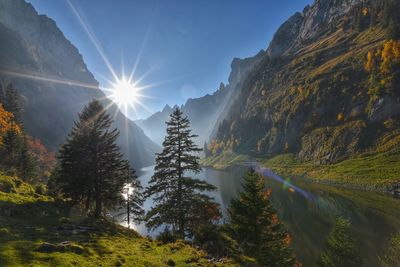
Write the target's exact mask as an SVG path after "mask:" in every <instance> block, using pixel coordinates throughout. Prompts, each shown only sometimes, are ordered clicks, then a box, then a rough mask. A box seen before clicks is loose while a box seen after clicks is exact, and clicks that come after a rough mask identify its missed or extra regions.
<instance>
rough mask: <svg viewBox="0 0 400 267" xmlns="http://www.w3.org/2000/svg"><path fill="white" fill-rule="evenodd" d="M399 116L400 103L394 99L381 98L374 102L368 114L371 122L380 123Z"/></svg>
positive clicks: (389, 97) (388, 97)
mask: <svg viewBox="0 0 400 267" xmlns="http://www.w3.org/2000/svg"><path fill="white" fill-rule="evenodd" d="M398 114H400V103H399V102H398V101H396V99H395V98H394V97H391V96H387V95H386V96H383V97H381V98H379V99H378V101H376V103H375V104H374V105H373V106H372V108H371V111H370V112H369V114H368V118H369V120H370V121H371V122H381V121H383V120H386V119H388V118H390V117H392V116H395V115H398Z"/></svg>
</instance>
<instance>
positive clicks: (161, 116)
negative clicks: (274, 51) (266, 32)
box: [135, 51, 265, 146]
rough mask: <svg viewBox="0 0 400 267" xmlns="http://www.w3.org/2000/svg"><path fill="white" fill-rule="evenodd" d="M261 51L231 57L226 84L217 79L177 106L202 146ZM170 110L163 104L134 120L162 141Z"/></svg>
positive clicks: (234, 96)
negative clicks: (204, 91)
mask: <svg viewBox="0 0 400 267" xmlns="http://www.w3.org/2000/svg"><path fill="white" fill-rule="evenodd" d="M264 53H265V51H260V52H259V53H258V54H257V55H256V56H254V57H250V58H245V59H239V58H234V59H233V61H232V64H231V73H230V75H229V79H228V84H227V85H224V84H223V83H221V84H220V86H219V88H218V90H216V91H215V92H214V93H213V94H211V95H210V94H207V95H205V96H203V97H199V98H193V99H192V98H190V99H188V100H187V101H186V103H185V104H184V105H182V106H181V107H180V108H181V109H182V111H183V113H184V114H185V115H186V116H188V118H189V120H190V123H191V129H192V130H193V133H195V134H197V135H199V137H197V138H196V139H195V141H196V143H197V144H198V145H199V146H203V144H204V142H208V141H209V139H210V137H211V136H213V135H214V134H215V126H216V125H218V124H219V122H220V121H222V120H223V119H224V118H225V115H226V114H227V110H229V108H230V106H231V105H232V104H233V103H234V99H235V98H236V96H237V93H238V92H240V90H241V87H242V86H243V80H244V77H246V74H247V73H248V72H249V71H251V70H252V68H253V67H254V65H255V64H256V63H258V62H260V60H261V58H262V56H263V54H264ZM175 107H177V106H175ZM172 110H173V108H171V107H170V106H168V105H166V106H165V107H164V109H163V110H162V111H159V112H156V113H154V114H153V115H151V116H150V117H148V118H147V119H144V120H137V121H135V122H136V123H137V124H138V125H139V126H140V127H141V128H142V129H143V130H144V132H145V133H146V135H147V136H149V137H150V138H151V139H152V140H153V141H154V142H156V143H157V144H162V142H163V140H164V137H165V129H166V125H165V122H166V121H167V120H168V117H169V115H170V114H171V112H172Z"/></svg>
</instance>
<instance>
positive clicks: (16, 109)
mask: <svg viewBox="0 0 400 267" xmlns="http://www.w3.org/2000/svg"><path fill="white" fill-rule="evenodd" d="M4 100H5V101H4V109H5V110H7V111H9V112H11V113H12V114H13V115H14V119H15V121H16V122H17V123H19V124H20V123H21V106H20V104H19V94H18V91H17V90H16V89H15V88H14V86H13V85H12V84H11V83H10V84H9V85H8V86H7V88H6V90H5V99H4Z"/></svg>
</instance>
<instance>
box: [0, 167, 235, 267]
mask: <svg viewBox="0 0 400 267" xmlns="http://www.w3.org/2000/svg"><path fill="white" fill-rule="evenodd" d="M71 225H72V226H78V225H79V226H86V227H91V228H92V230H90V231H89V232H86V233H80V234H71V231H68V230H65V229H66V228H65V227H68V226H71ZM60 226H64V228H63V229H60V228H58V227H60ZM57 228H58V229H57ZM63 241H70V242H71V244H72V246H73V247H78V248H79V250H81V252H80V253H74V252H72V251H69V250H68V251H66V252H51V253H42V252H37V251H35V250H36V249H37V248H38V247H39V246H40V245H41V244H43V242H49V243H52V244H58V243H60V242H63ZM205 256H206V255H205V254H204V253H203V252H201V251H198V250H195V249H194V248H193V247H191V246H189V245H187V244H185V243H183V242H176V243H172V244H167V245H164V244H161V243H158V242H156V241H151V240H148V239H146V238H143V237H141V236H140V235H138V234H137V233H136V232H135V231H133V230H128V229H126V228H123V227H121V226H117V225H114V224H112V223H110V222H107V221H105V220H93V219H90V218H87V217H86V216H84V214H82V213H80V211H79V210H78V209H76V210H74V209H71V208H69V207H68V206H67V205H66V204H65V203H63V202H62V201H55V200H54V199H53V198H51V197H47V196H42V195H38V194H35V193H34V191H33V189H32V188H31V187H30V186H29V185H28V184H25V183H21V182H19V181H18V180H16V179H14V178H12V177H8V176H4V175H1V174H0V266H167V262H168V261H170V262H171V260H172V261H173V262H174V263H175V264H176V266H214V264H213V263H209V262H208V260H207V259H206V258H205ZM220 265H223V266H234V265H233V264H230V263H224V264H220ZM215 266H218V264H217V265H215Z"/></svg>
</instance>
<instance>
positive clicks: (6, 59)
mask: <svg viewBox="0 0 400 267" xmlns="http://www.w3.org/2000/svg"><path fill="white" fill-rule="evenodd" d="M0 26H1V27H0V30H1V34H0V36H1V37H0V38H1V45H0V46H1V49H0V70H1V72H0V74H1V80H2V83H3V85H4V86H6V85H7V84H8V83H13V84H14V85H15V87H16V88H17V89H18V90H19V92H20V94H21V101H22V106H23V109H24V112H23V114H22V118H23V122H24V125H25V128H26V130H27V132H28V133H29V134H30V135H32V136H34V137H36V138H40V139H41V140H43V142H44V144H45V145H46V146H47V147H49V148H51V149H57V148H58V146H59V145H61V144H62V143H63V142H64V140H65V138H66V136H67V133H68V132H69V131H70V130H71V127H72V125H73V121H74V120H76V119H77V114H78V113H79V112H81V110H82V108H83V106H84V105H85V104H87V103H88V102H89V101H90V100H91V99H94V98H95V99H100V100H101V101H102V102H103V104H104V105H105V106H110V108H109V110H110V113H112V114H114V115H115V124H114V126H115V127H117V128H118V129H119V130H120V132H121V135H120V138H119V145H120V147H121V149H122V151H123V152H124V154H125V155H126V156H127V157H128V158H129V159H130V160H131V162H132V164H133V165H134V166H135V167H139V168H140V167H144V166H148V165H151V164H152V163H153V162H154V153H155V152H156V151H158V149H159V147H158V146H157V145H156V144H154V143H153V142H152V141H151V140H149V139H148V138H147V137H146V136H145V134H144V132H143V131H142V129H140V128H139V127H138V126H137V125H135V124H134V122H132V121H130V120H129V119H127V118H126V117H125V116H123V115H122V113H120V112H119V110H118V108H117V107H116V106H115V105H113V104H112V103H111V101H110V100H108V99H107V98H106V97H105V95H104V93H103V92H102V91H101V90H100V89H99V88H98V82H97V81H96V80H95V78H94V76H93V74H92V73H91V72H90V71H89V70H88V69H87V66H86V64H85V62H84V60H83V57H82V55H81V54H80V53H79V51H78V49H77V48H76V47H75V46H73V44H72V43H71V42H70V41H69V40H67V39H66V38H65V36H64V34H63V33H62V31H61V30H60V29H59V28H58V27H57V25H56V23H55V22H54V21H53V20H52V19H49V18H48V17H47V16H45V15H39V14H38V13H37V12H36V10H35V9H34V8H33V6H32V5H31V4H29V3H26V2H25V1H23V0H16V1H7V0H1V1H0ZM4 86H3V87H4ZM129 135H131V136H130V137H128V136H129Z"/></svg>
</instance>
